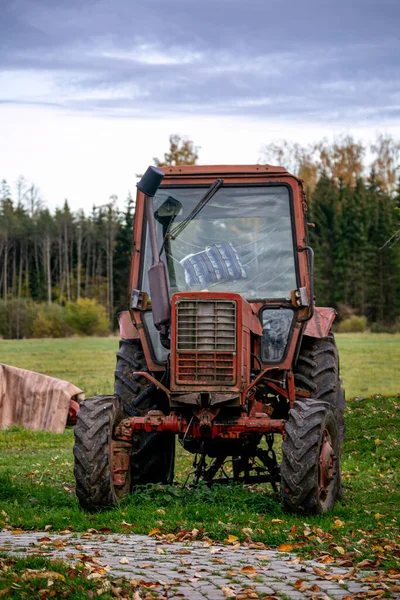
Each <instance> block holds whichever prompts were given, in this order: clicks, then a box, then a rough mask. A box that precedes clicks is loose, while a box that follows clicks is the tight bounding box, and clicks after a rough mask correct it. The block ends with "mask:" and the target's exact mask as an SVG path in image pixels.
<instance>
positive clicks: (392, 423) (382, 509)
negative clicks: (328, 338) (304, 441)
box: [0, 397, 400, 567]
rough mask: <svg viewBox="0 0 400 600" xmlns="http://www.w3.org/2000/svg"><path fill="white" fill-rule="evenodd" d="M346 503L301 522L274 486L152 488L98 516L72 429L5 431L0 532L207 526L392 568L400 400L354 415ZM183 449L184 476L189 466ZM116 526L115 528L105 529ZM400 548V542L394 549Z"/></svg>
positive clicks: (375, 403)
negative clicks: (78, 466)
mask: <svg viewBox="0 0 400 600" xmlns="http://www.w3.org/2000/svg"><path fill="white" fill-rule="evenodd" d="M347 426H348V433H347V441H346V443H345V447H344V462H343V471H344V485H345V494H344V499H343V501H342V502H339V503H337V505H336V507H335V510H334V512H333V513H331V514H327V515H324V516H321V517H306V518H305V517H296V516H288V515H284V514H283V513H282V510H281V508H280V504H279V499H277V498H276V497H274V495H273V493H272V491H271V490H270V488H269V487H268V486H254V487H243V486H240V485H232V486H220V487H219V486H215V487H213V488H208V487H206V486H200V487H199V488H197V489H194V490H188V489H182V487H180V486H170V487H162V486H150V487H146V488H143V489H141V490H139V491H138V492H137V493H135V494H134V495H133V496H132V497H130V498H128V499H127V500H125V501H124V502H123V503H122V504H121V505H120V506H119V507H118V508H116V509H114V510H110V511H106V512H103V513H99V514H94V515H90V514H87V513H85V512H83V511H81V510H80V509H79V507H78V503H77V500H76V498H75V494H74V480H73V473H72V452H71V449H72V445H73V432H72V431H71V430H68V431H66V432H65V433H64V434H63V435H57V434H50V433H43V432H41V433H38V432H31V431H25V430H22V429H19V428H11V429H9V430H7V431H4V432H2V433H1V435H0V452H1V456H2V466H1V469H0V504H1V508H2V512H1V513H0V527H1V526H3V527H4V526H9V527H11V528H23V529H40V530H42V529H44V528H45V527H46V526H51V528H52V530H65V529H67V528H69V529H71V531H82V530H85V529H88V528H95V529H97V530H102V529H103V528H109V529H110V530H112V531H115V532H135V533H142V534H147V533H148V532H149V531H150V530H151V529H152V528H157V529H159V530H160V531H161V532H162V533H177V532H180V531H181V530H183V529H184V530H188V531H191V530H192V529H199V530H200V534H199V536H200V537H202V536H204V535H207V536H209V537H210V538H212V539H214V540H224V539H226V538H227V536H228V535H229V534H231V535H235V536H238V537H239V539H240V540H244V539H245V538H246V532H243V531H242V530H243V529H244V528H250V530H251V533H250V536H251V538H252V540H253V541H261V542H263V543H265V544H266V545H270V546H277V545H279V544H281V543H290V544H292V545H294V546H295V547H296V546H297V545H299V546H297V547H298V549H299V550H300V551H301V552H302V553H303V554H305V555H307V556H318V555H319V554H320V553H321V552H322V551H326V552H329V553H330V555H332V556H333V557H335V558H338V559H340V558H341V555H342V554H343V552H345V553H348V552H351V553H354V554H352V555H351V556H352V560H353V559H354V560H358V559H359V560H361V559H363V558H371V559H373V560H374V561H375V560H378V561H379V562H380V563H381V564H382V565H383V566H387V567H388V566H394V565H395V559H396V552H397V553H399V550H400V545H399V537H398V536H399V520H398V519H399V514H398V509H399V506H400V494H399V473H398V464H399V457H400V442H399V439H398V436H399V433H398V432H399V427H400V401H399V398H382V397H375V398H373V399H367V400H363V401H361V402H360V401H356V400H354V401H353V402H351V403H350V405H349V408H348V409H347ZM187 457H188V455H187V454H185V455H183V453H182V452H178V458H177V469H176V470H177V479H178V480H180V481H182V480H183V477H184V474H185V472H186V471H187V469H188V458H187ZM107 530H108V529H107ZM396 544H397V546H396Z"/></svg>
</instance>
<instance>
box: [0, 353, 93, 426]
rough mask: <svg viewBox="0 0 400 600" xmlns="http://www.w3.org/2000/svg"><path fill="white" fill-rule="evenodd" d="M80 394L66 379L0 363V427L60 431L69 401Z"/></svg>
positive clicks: (81, 394) (79, 390)
mask: <svg viewBox="0 0 400 600" xmlns="http://www.w3.org/2000/svg"><path fill="white" fill-rule="evenodd" d="M83 397H84V396H83V392H82V390H81V389H79V388H78V387H76V386H75V385H73V384H72V383H69V382H68V381H63V380H62V379H55V378H54V377H48V375H42V374H41V373H35V372H33V371H26V370H25V369H18V368H17V367H11V366H9V365H4V364H2V363H0V429H6V428H7V427H10V425H22V427H26V428H27V429H45V430H47V431H54V432H55V433H62V432H63V431H64V429H65V424H66V422H67V417H68V412H69V405H70V400H71V399H73V400H76V401H79V400H81V399H83Z"/></svg>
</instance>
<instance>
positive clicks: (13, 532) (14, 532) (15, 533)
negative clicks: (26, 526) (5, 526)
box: [11, 529, 24, 535]
mask: <svg viewBox="0 0 400 600" xmlns="http://www.w3.org/2000/svg"><path fill="white" fill-rule="evenodd" d="M21 533H24V531H23V529H13V530H12V532H11V534H12V535H20V534H21Z"/></svg>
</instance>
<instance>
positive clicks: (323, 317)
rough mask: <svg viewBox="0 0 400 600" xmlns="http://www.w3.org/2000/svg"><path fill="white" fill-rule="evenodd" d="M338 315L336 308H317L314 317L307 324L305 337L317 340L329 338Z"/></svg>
mask: <svg viewBox="0 0 400 600" xmlns="http://www.w3.org/2000/svg"><path fill="white" fill-rule="evenodd" d="M336 314H337V313H336V310H335V309H334V308H321V307H315V310H314V316H313V317H312V319H310V320H309V321H308V322H307V325H306V328H305V330H304V335H309V336H310V337H315V338H324V337H327V335H328V333H329V332H330V330H331V327H332V323H333V321H334V320H335V317H336Z"/></svg>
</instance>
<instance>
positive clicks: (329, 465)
mask: <svg viewBox="0 0 400 600" xmlns="http://www.w3.org/2000/svg"><path fill="white" fill-rule="evenodd" d="M335 458H336V457H335V455H334V451H333V447H332V438H331V436H330V433H329V431H328V430H327V429H324V433H323V436H322V444H321V452H320V455H319V493H320V499H321V501H322V502H324V501H325V500H326V499H327V497H328V495H329V487H330V485H331V483H332V481H333V478H334V464H335Z"/></svg>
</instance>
